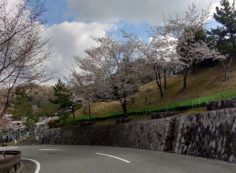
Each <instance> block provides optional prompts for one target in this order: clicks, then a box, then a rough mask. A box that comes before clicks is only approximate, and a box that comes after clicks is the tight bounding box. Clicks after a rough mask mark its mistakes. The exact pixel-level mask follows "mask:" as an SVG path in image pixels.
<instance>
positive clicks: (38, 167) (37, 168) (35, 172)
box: [21, 158, 40, 173]
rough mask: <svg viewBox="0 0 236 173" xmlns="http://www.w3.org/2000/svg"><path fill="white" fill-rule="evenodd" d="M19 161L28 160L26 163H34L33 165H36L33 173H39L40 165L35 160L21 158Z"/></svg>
mask: <svg viewBox="0 0 236 173" xmlns="http://www.w3.org/2000/svg"><path fill="white" fill-rule="evenodd" d="M21 160H28V161H31V162H34V164H35V165H36V169H35V171H34V173H39V171H40V163H39V162H38V161H37V160H34V159H26V158H21Z"/></svg>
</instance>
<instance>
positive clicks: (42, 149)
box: [39, 148, 59, 151]
mask: <svg viewBox="0 0 236 173" xmlns="http://www.w3.org/2000/svg"><path fill="white" fill-rule="evenodd" d="M39 150H40V151H58V150H59V149H51V148H41V149H39Z"/></svg>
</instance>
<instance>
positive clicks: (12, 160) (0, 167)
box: [0, 151, 21, 173]
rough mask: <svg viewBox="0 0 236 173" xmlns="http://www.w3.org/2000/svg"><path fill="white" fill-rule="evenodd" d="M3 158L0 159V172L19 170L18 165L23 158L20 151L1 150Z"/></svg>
mask: <svg viewBox="0 0 236 173" xmlns="http://www.w3.org/2000/svg"><path fill="white" fill-rule="evenodd" d="M0 154H2V155H3V157H4V158H3V159H0V173H1V172H2V171H3V172H4V171H6V172H8V171H10V170H11V169H15V171H16V170H17V165H18V163H19V162H20V159H21V152H20V151H0Z"/></svg>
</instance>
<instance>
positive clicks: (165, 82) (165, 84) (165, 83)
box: [164, 68, 167, 89]
mask: <svg viewBox="0 0 236 173" xmlns="http://www.w3.org/2000/svg"><path fill="white" fill-rule="evenodd" d="M166 72H167V70H166V69H165V68H164V88H165V89H167V81H166V78H167V76H166V75H167V74H166Z"/></svg>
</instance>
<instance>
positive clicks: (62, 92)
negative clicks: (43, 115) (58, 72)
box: [51, 79, 72, 110]
mask: <svg viewBox="0 0 236 173" xmlns="http://www.w3.org/2000/svg"><path fill="white" fill-rule="evenodd" d="M53 90H54V97H55V99H54V100H51V102H52V103H54V104H57V105H58V106H59V109H61V110H65V109H67V108H70V107H71V106H72V101H71V97H72V95H71V93H70V91H69V90H68V88H67V87H66V85H65V83H63V82H62V81H61V80H60V79H59V80H58V82H57V83H56V85H55V86H54V87H53Z"/></svg>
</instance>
